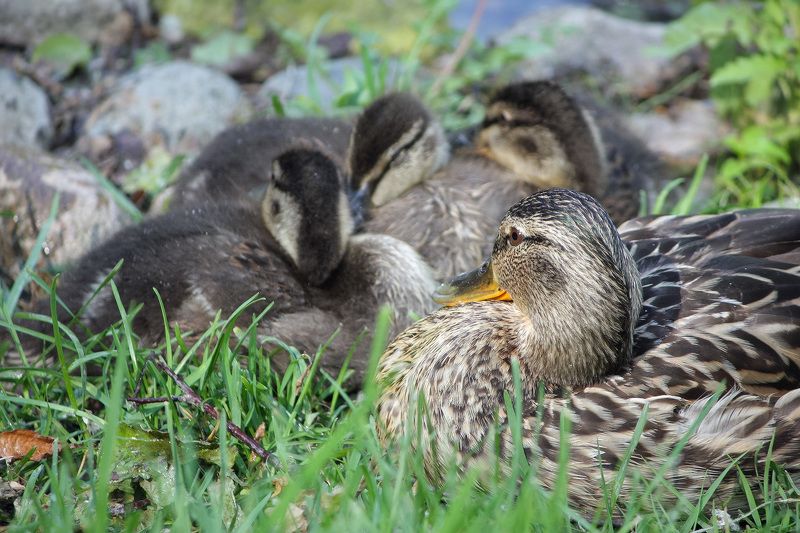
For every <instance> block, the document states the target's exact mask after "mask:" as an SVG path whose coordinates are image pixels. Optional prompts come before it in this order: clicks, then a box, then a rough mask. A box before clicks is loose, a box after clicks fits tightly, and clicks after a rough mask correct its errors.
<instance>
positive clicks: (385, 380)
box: [378, 193, 800, 514]
mask: <svg viewBox="0 0 800 533" xmlns="http://www.w3.org/2000/svg"><path fill="white" fill-rule="evenodd" d="M545 194H546V193H545ZM620 231H621V234H622V237H623V238H624V239H625V240H626V241H627V243H628V246H629V248H630V249H631V255H632V257H633V259H634V260H635V261H636V265H637V267H638V270H639V272H640V275H641V278H642V286H643V298H644V307H643V311H642V313H641V315H640V317H639V322H638V325H637V327H636V330H635V346H634V359H633V362H632V364H631V365H630V367H629V368H628V369H627V370H625V371H624V372H621V373H618V374H615V375H610V376H608V377H606V378H601V379H599V380H598V381H597V382H596V383H594V384H590V385H588V386H580V387H561V390H562V391H563V392H564V393H565V394H566V395H567V396H566V398H560V397H559V396H558V395H550V396H548V397H546V399H545V403H544V405H542V406H539V407H540V408H541V409H542V412H543V418H542V422H541V426H539V425H538V422H537V419H536V410H537V402H536V398H537V396H536V388H537V382H538V379H539V378H542V377H545V376H551V375H558V372H559V371H558V364H559V362H560V361H561V362H563V363H564V364H566V363H567V362H569V361H571V360H574V358H575V357H581V354H580V353H577V354H558V353H554V354H550V353H538V352H536V347H535V346H534V347H533V351H526V350H530V349H531V348H530V346H528V347H526V348H525V349H523V347H524V346H526V344H525V343H526V341H525V339H526V337H527V336H529V335H530V334H531V333H530V331H528V329H527V326H526V320H528V317H526V316H525V315H524V314H523V313H521V312H520V311H519V310H518V309H517V308H516V307H517V306H516V305H514V304H512V303H508V302H477V303H472V304H465V305H460V306H456V307H452V308H445V309H442V310H440V311H438V312H436V313H434V314H432V315H429V316H428V317H426V318H425V319H423V320H421V321H419V322H417V323H416V324H414V325H413V326H412V327H411V328H409V329H408V330H406V331H405V332H403V333H402V334H401V335H400V336H398V337H397V338H396V339H395V340H394V341H393V342H392V344H390V346H389V347H388V348H387V350H386V352H385V353H384V355H383V357H382V359H381V362H380V365H379V375H378V379H379V380H380V382H381V383H382V384H383V386H384V387H385V389H384V392H383V395H382V396H381V398H380V400H379V405H378V412H379V418H380V424H379V427H380V429H381V431H382V435H383V437H384V438H385V439H386V441H387V442H388V441H391V440H392V439H394V438H396V437H397V436H399V435H401V434H402V433H403V432H405V431H408V430H409V428H410V429H412V430H413V429H414V424H415V417H414V416H413V412H414V411H413V407H414V406H415V405H416V404H417V397H418V395H423V396H424V398H425V400H426V401H427V405H428V413H429V415H430V423H431V427H427V425H424V427H423V428H421V431H422V438H421V439H420V441H419V442H420V446H421V449H420V452H422V453H423V454H424V457H425V464H426V468H427V470H428V473H429V475H431V477H432V478H434V479H441V476H442V475H443V474H444V472H445V471H446V466H447V465H448V464H450V463H451V462H452V461H457V462H458V463H459V464H460V465H461V467H462V468H468V467H473V466H478V467H480V468H486V469H488V472H487V473H490V472H491V467H492V465H494V464H495V461H494V457H496V454H497V453H499V454H500V457H501V458H502V459H503V461H501V464H502V465H504V467H505V466H507V465H508V463H507V461H508V459H509V457H510V453H511V452H510V450H511V449H512V441H511V432H510V430H509V429H508V428H507V423H508V420H507V415H506V413H505V404H504V400H503V395H504V394H505V393H508V394H511V395H512V396H513V394H514V391H513V377H512V371H511V360H512V358H517V359H518V360H519V364H520V372H521V376H522V385H523V390H522V396H523V402H524V406H525V410H524V411H525V412H524V413H523V444H524V447H525V451H526V454H527V455H528V458H529V459H530V460H531V461H532V462H534V463H535V464H536V465H537V467H538V469H539V470H538V478H539V479H540V480H541V482H542V483H543V484H544V485H545V486H547V487H552V486H553V483H554V482H555V479H556V473H557V471H558V453H559V449H560V444H559V443H560V440H559V439H560V434H559V427H560V426H559V420H560V417H561V413H562V411H565V410H566V411H565V412H566V413H567V414H568V416H569V417H570V418H571V420H572V435H571V437H570V463H569V487H570V492H569V496H570V500H571V502H572V504H573V505H575V506H577V507H578V508H579V509H580V510H582V511H584V512H586V513H587V514H590V513H592V512H593V511H594V510H595V507H596V506H597V505H598V502H600V501H602V492H601V489H600V487H601V479H603V478H604V479H605V482H606V483H609V482H611V481H612V480H613V479H614V476H615V469H616V467H617V466H618V462H619V460H620V459H621V458H622V457H623V456H624V455H625V452H626V450H627V449H628V447H629V445H630V441H631V438H632V435H633V431H634V428H635V427H636V424H637V422H638V420H639V417H640V416H641V415H642V410H643V409H644V407H645V406H648V413H649V414H648V422H647V425H646V427H645V431H644V433H643V435H642V438H641V440H640V442H639V444H638V445H637V447H636V449H635V453H634V455H633V457H632V461H631V464H630V465H629V467H628V468H629V470H630V469H631V468H633V469H636V470H638V471H639V472H640V473H642V475H643V476H644V477H645V478H648V477H651V476H652V473H653V472H654V471H655V469H656V468H658V467H659V466H660V465H661V464H662V462H663V458H664V454H665V453H666V452H668V451H669V450H670V449H672V448H673V447H674V446H675V445H676V444H677V443H678V442H679V441H680V439H681V438H682V437H683V436H684V435H685V434H686V433H687V431H688V428H689V427H690V426H691V425H692V423H693V420H695V419H696V418H697V417H698V416H699V413H700V412H701V411H702V408H703V406H704V405H705V404H704V402H706V401H707V400H706V399H705V398H708V397H709V396H710V395H711V394H712V393H713V392H714V391H715V390H717V389H718V387H721V386H727V387H728V388H729V390H730V391H731V392H729V393H728V394H727V395H725V396H724V397H723V398H722V399H721V400H720V401H719V402H718V404H717V405H715V406H714V407H713V408H712V409H711V411H710V413H709V415H708V416H707V417H706V418H705V419H704V420H703V422H702V423H701V424H700V426H699V430H698V432H697V434H695V435H694V436H692V437H691V438H690V439H689V441H688V444H687V445H686V447H685V448H684V449H683V451H682V453H681V454H680V455H679V457H678V463H677V464H676V466H675V467H674V468H670V469H668V470H667V471H666V477H667V479H668V480H669V481H671V482H672V483H674V484H675V486H676V487H677V488H678V489H679V490H680V491H682V492H683V493H684V494H685V495H686V496H688V497H689V498H690V499H694V500H695V501H696V500H697V497H698V496H699V493H700V491H701V490H702V489H703V488H705V487H708V486H709V484H710V483H711V482H713V481H714V480H715V478H716V477H717V476H718V475H720V474H721V473H722V472H723V470H724V468H725V467H726V466H727V465H728V464H729V462H730V460H731V457H738V456H739V455H740V454H745V458H744V460H743V461H742V462H741V468H742V469H743V471H744V472H745V474H746V475H748V476H752V475H755V473H756V471H758V472H762V471H763V464H764V461H765V460H766V450H767V448H768V446H769V445H770V442H771V440H772V439H773V435H774V442H772V446H773V451H772V458H773V460H775V461H776V462H778V463H779V464H783V465H784V466H786V467H787V469H788V470H789V472H790V473H792V475H793V476H794V477H795V479H796V480H797V479H800V449H799V447H800V442H798V441H797V439H796V435H797V434H798V431H800V390H798V384H799V383H800V364H799V363H800V253H798V252H800V211H792V210H753V211H741V212H736V213H729V214H723V215H716V216H703V217H700V216H698V217H685V218H681V217H661V218H655V219H637V220H633V221H631V222H629V223H627V224H624V225H623V226H622V227H621V229H620ZM575 265H576V268H577V267H578V266H579V265H581V263H580V261H576V263H575ZM581 268H583V267H581ZM581 319H582V318H580V317H577V316H573V317H562V320H563V321H564V324H565V325H567V324H569V323H570V322H572V321H575V320H581ZM592 350H593V347H592V346H591V344H587V345H586V352H587V353H588V352H590V351H592ZM566 371H567V373H568V372H569V367H567V368H566ZM549 389H550V390H551V392H553V391H555V390H556V389H552V388H549ZM742 389H743V390H742ZM766 394H769V395H771V399H770V398H767V397H764V395H766ZM497 423H499V424H500V428H501V433H500V435H499V442H500V447H499V449H495V447H494V446H493V445H492V443H494V442H496V439H495V437H494V436H493V431H494V430H493V428H494V427H496V424H497ZM432 428H436V431H435V432H434V431H432ZM537 435H538V437H537ZM601 466H602V470H601ZM601 473H602V478H601ZM629 490H631V487H630V485H629V484H628V482H627V481H626V482H625V483H624V484H623V493H622V495H623V499H624V497H625V494H626V493H627V491H629ZM665 497H666V498H667V499H669V498H671V497H672V496H671V495H670V494H669V493H668V492H667V493H665ZM716 498H717V500H718V501H722V502H724V501H725V500H727V499H730V501H728V502H727V503H728V505H730V506H731V507H732V508H741V507H742V506H743V505H744V504H745V500H744V499H743V498H742V494H741V493H740V492H739V491H738V481H737V479H736V476H735V474H733V475H730V476H728V477H727V478H726V479H725V481H724V482H723V483H722V484H721V485H720V487H719V488H718V489H717V491H716Z"/></svg>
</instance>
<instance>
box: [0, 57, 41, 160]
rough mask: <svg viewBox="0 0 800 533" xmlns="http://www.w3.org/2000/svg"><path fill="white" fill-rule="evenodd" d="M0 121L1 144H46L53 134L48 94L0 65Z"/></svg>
mask: <svg viewBox="0 0 800 533" xmlns="http://www.w3.org/2000/svg"><path fill="white" fill-rule="evenodd" d="M0 124H2V125H3V127H2V128H0V143H13V144H22V145H36V144H38V145H39V146H42V147H46V146H47V145H48V143H49V142H50V139H51V138H52V136H53V124H52V122H51V120H50V104H49V102H48V101H47V95H46V94H45V93H44V91H43V90H42V89H41V88H40V87H39V86H38V85H36V84H35V83H33V82H32V81H31V80H29V79H28V78H25V77H23V76H19V75H18V74H16V73H15V72H13V71H11V70H8V69H5V68H0Z"/></svg>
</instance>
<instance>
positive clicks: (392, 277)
mask: <svg viewBox="0 0 800 533" xmlns="http://www.w3.org/2000/svg"><path fill="white" fill-rule="evenodd" d="M271 168H272V175H271V178H270V181H269V185H268V187H267V190H266V193H265V195H264V198H263V201H262V205H261V208H260V209H257V208H253V206H252V205H251V204H250V203H248V202H244V203H238V204H201V205H199V206H195V207H191V208H185V209H183V210H179V211H175V212H172V213H168V214H165V215H162V216H159V217H155V218H151V219H149V220H146V221H145V222H143V223H142V224H140V225H137V226H132V227H129V228H126V229H124V230H122V231H121V232H119V233H117V234H116V235H114V236H113V237H111V238H110V239H109V240H108V241H107V242H105V243H104V244H101V245H100V246H98V247H97V248H96V249H94V250H92V251H91V252H89V253H88V254H87V255H86V256H85V257H83V258H82V259H80V260H79V261H78V262H77V264H75V265H74V266H73V267H72V268H70V269H68V270H67V271H66V272H65V273H64V274H63V276H62V277H61V280H60V283H59V287H58V294H59V296H60V298H61V299H62V300H63V302H64V303H65V304H66V308H65V309H61V310H60V312H59V320H60V321H61V322H64V323H67V322H69V321H70V318H71V316H72V315H71V311H77V310H78V309H80V308H82V307H84V306H85V307H84V310H83V313H82V314H81V316H80V323H81V324H82V326H84V327H86V328H88V329H89V330H90V331H102V330H104V329H106V328H107V327H109V326H110V325H111V324H113V323H114V322H116V321H117V320H119V311H118V309H117V305H116V303H115V300H114V297H113V295H112V293H111V291H110V290H109V288H105V289H103V290H101V291H100V292H99V293H98V294H97V295H96V296H95V297H94V298H91V297H92V295H93V293H94V292H95V291H96V289H97V288H98V284H100V283H101V282H102V281H103V280H104V278H105V277H106V276H107V275H108V273H109V272H110V270H111V269H112V268H113V267H114V266H115V265H116V264H117V262H119V261H120V259H122V260H124V263H123V265H122V267H121V269H120V271H119V272H118V274H117V275H116V277H115V283H116V285H117V287H118V289H119V294H120V298H121V300H122V302H123V303H124V304H125V305H128V304H131V303H133V302H138V303H141V304H142V308H141V309H140V310H139V312H138V313H137V314H136V315H135V317H134V319H133V322H132V326H133V330H134V332H136V333H137V334H138V335H139V336H140V337H141V338H142V340H143V341H144V342H145V343H148V344H149V343H156V342H160V341H162V340H163V336H164V326H163V319H162V313H161V309H160V306H159V304H158V300H157V299H156V297H155V295H154V294H153V289H154V288H156V289H158V291H159V293H160V295H161V297H162V298H163V302H164V306H165V309H166V312H167V317H168V318H169V319H170V320H172V321H173V322H175V323H177V324H179V325H180V326H181V329H183V330H184V331H186V330H193V331H195V332H198V331H200V332H202V331H204V330H205V329H206V328H207V327H208V325H209V323H210V322H211V321H212V320H213V319H214V317H215V315H216V314H217V312H219V311H221V313H222V316H223V317H227V316H229V315H230V314H232V313H233V312H234V311H235V310H236V309H237V308H238V307H239V306H240V305H241V304H242V303H243V302H244V301H245V300H247V299H248V298H250V297H251V296H253V295H254V294H258V295H260V296H262V297H263V301H260V302H258V303H256V304H255V305H254V306H253V307H252V308H250V309H249V310H248V311H249V312H248V316H247V317H246V318H243V319H242V322H243V323H247V324H249V317H250V314H255V313H260V312H261V311H263V310H264V308H265V307H266V306H267V305H268V304H270V302H274V304H273V307H272V309H271V310H270V312H269V313H268V314H267V316H266V318H265V321H264V323H263V325H262V327H261V328H260V329H259V332H260V333H262V334H265V335H270V336H277V337H278V338H281V339H282V340H284V341H286V342H288V343H290V344H293V345H294V346H296V347H297V348H298V349H300V350H305V351H309V352H311V353H314V351H316V349H317V347H318V346H319V345H321V344H323V343H325V342H326V341H327V340H328V338H329V337H330V336H331V334H332V333H334V331H335V330H336V329H337V328H339V327H341V332H340V333H339V335H338V337H336V339H335V340H334V341H333V343H332V344H331V345H330V346H329V349H328V351H327V352H326V355H325V357H324V358H323V360H322V367H323V368H325V369H326V370H329V371H331V372H333V373H336V372H338V370H339V369H340V368H341V366H342V363H343V361H344V359H345V358H346V357H347V355H348V353H349V351H350V349H351V347H352V346H353V343H354V342H355V340H356V339H357V338H358V337H359V336H360V335H362V334H363V333H364V331H365V330H366V329H367V328H368V327H369V326H371V325H372V323H373V322H374V317H375V314H376V312H377V310H378V309H379V307H380V306H381V305H383V304H390V305H391V306H393V307H394V309H395V316H396V321H395V322H396V325H395V327H397V328H399V329H402V328H403V327H405V326H407V325H408V324H409V323H410V322H411V318H410V316H409V313H410V312H412V311H413V312H415V313H424V312H426V311H429V310H431V308H432V307H433V305H434V304H433V302H431V301H430V298H429V294H430V291H432V290H433V289H434V287H435V282H434V278H433V275H432V273H431V272H430V269H429V268H428V266H427V265H426V264H425V262H424V261H423V260H422V259H421V258H420V257H419V255H418V254H417V253H416V252H414V250H413V249H412V248H411V247H410V246H409V245H407V244H406V243H403V242H401V241H398V240H396V239H392V238H391V237H387V236H383V235H366V234H364V235H352V231H353V221H352V217H351V214H350V207H349V201H348V197H347V195H346V187H345V181H346V180H345V177H344V176H343V175H342V174H341V172H340V170H339V166H338V165H337V164H336V163H335V162H334V161H333V160H331V158H330V157H328V156H327V155H326V154H325V153H323V152H321V151H319V150H310V149H307V148H296V149H291V150H288V151H286V152H284V153H283V154H281V155H280V156H278V158H277V159H276V160H275V161H274V163H273V164H272V165H271ZM40 307H41V308H42V309H43V310H44V309H48V308H49V302H43V303H42V305H41V306H40ZM305 317H307V318H310V320H308V321H303V320H302V318H305ZM38 327H48V326H42V325H41V323H39V326H38ZM364 344H368V343H364ZM366 352H367V346H361V347H360V348H359V351H357V352H356V355H355V356H354V357H353V359H352V360H351V368H353V369H354V371H355V375H354V376H353V379H352V380H351V382H350V383H351V384H357V383H358V382H360V379H361V373H362V372H363V370H364V368H365V364H366V358H367V353H366ZM277 363H278V366H279V367H282V366H284V365H285V364H286V360H278V361H277ZM6 365H7V366H11V365H12V362H9V361H6Z"/></svg>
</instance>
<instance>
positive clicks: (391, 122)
mask: <svg viewBox="0 0 800 533" xmlns="http://www.w3.org/2000/svg"><path fill="white" fill-rule="evenodd" d="M449 156H450V150H449V144H448V142H447V139H446V138H445V135H444V130H443V129H442V127H441V125H440V124H439V122H438V121H437V120H436V119H435V118H434V117H433V115H432V114H431V112H430V111H429V110H428V108H427V107H425V104H423V103H422V102H421V101H420V100H419V99H418V98H416V97H415V96H413V95H411V94H408V93H390V94H387V95H385V96H382V97H380V98H378V99H377V100H375V101H374V102H372V103H371V104H370V105H369V106H367V107H366V108H365V109H364V110H363V111H362V112H361V114H360V115H359V117H358V119H357V120H356V123H355V126H354V127H353V134H352V138H351V140H350V147H349V149H348V162H349V169H350V174H351V175H352V176H354V177H357V186H356V187H354V188H356V189H357V195H358V197H359V198H361V199H362V201H363V199H366V198H369V204H370V205H371V206H382V205H384V204H385V203H386V202H388V201H389V200H392V199H394V198H397V197H398V196H400V195H401V194H402V193H404V192H405V191H407V190H408V189H410V188H411V187H413V186H415V185H417V184H419V183H421V182H422V181H424V180H425V179H426V178H427V177H429V176H430V175H432V174H433V173H434V172H436V171H437V170H439V169H440V168H441V167H442V166H443V165H444V164H445V163H446V162H447V160H448V158H449Z"/></svg>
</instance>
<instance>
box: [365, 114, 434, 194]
mask: <svg viewBox="0 0 800 533" xmlns="http://www.w3.org/2000/svg"><path fill="white" fill-rule="evenodd" d="M417 129H418V131H417V133H416V135H414V136H413V137H412V138H411V139H409V141H408V142H407V143H405V144H404V145H402V146H399V147H397V148H396V149H395V150H394V153H393V154H392V157H390V158H389V161H388V162H387V163H386V166H385V167H383V172H381V174H380V176H378V180H376V181H380V180H381V179H383V176H384V175H385V174H386V173H387V172H388V171H389V167H391V166H392V163H394V161H395V159H397V158H398V157H399V156H400V153H401V152H402V151H403V150H405V149H406V148H408V147H409V146H413V145H414V144H415V143H416V142H417V141H419V140H420V139H421V138H422V136H423V135H424V134H425V130H426V128H425V123H424V122H423V125H422V126H421V127H419V128H417Z"/></svg>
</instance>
